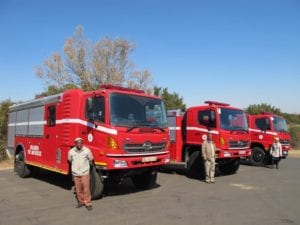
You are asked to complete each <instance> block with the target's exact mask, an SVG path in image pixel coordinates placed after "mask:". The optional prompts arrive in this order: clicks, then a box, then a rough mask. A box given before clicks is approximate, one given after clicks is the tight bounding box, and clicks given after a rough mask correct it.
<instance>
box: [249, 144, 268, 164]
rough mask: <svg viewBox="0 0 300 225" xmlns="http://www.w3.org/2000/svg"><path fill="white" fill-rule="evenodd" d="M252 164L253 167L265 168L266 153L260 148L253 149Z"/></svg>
mask: <svg viewBox="0 0 300 225" xmlns="http://www.w3.org/2000/svg"><path fill="white" fill-rule="evenodd" d="M250 163H251V165H253V166H264V165H265V164H266V152H265V151H264V150H263V149H262V148H260V147H254V148H252V151H251V156H250Z"/></svg>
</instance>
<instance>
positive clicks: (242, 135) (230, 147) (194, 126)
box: [168, 101, 251, 176]
mask: <svg viewBox="0 0 300 225" xmlns="http://www.w3.org/2000/svg"><path fill="white" fill-rule="evenodd" d="M205 103H207V105H203V106H196V107H191V108H188V110H187V111H186V112H185V113H184V114H183V113H181V112H180V110H171V111H168V125H169V129H170V134H171V135H170V148H169V149H170V157H171V162H185V165H186V168H187V169H188V170H189V171H190V172H191V174H195V175H196V174H197V173H198V174H199V173H200V172H199V171H200V168H199V167H201V165H202V164H203V163H202V159H201V157H200V152H201V145H202V142H203V140H205V139H206V138H207V134H208V133H211V134H212V138H213V141H214V142H215V144H216V147H217V152H216V154H217V159H216V162H217V164H218V167H219V169H220V170H221V172H223V173H224V174H232V173H235V172H236V171H237V170H238V168H239V159H240V158H241V157H248V156H249V155H250V153H251V150H250V135H249V132H248V126H247V120H246V115H245V112H244V111H243V110H241V109H238V108H234V107H231V106H229V105H228V104H224V103H219V102H212V101H207V102H205ZM196 164H198V165H196ZM197 170H198V171H197ZM196 176H197V175H196Z"/></svg>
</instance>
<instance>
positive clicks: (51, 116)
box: [43, 104, 58, 167]
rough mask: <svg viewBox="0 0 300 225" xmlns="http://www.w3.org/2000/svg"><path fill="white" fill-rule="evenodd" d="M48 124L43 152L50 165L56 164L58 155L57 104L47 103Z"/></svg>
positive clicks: (47, 163)
mask: <svg viewBox="0 0 300 225" xmlns="http://www.w3.org/2000/svg"><path fill="white" fill-rule="evenodd" d="M45 117H46V125H45V133H44V137H45V138H44V147H43V151H44V152H43V154H44V156H45V157H43V158H44V160H45V164H46V165H48V166H50V167H55V166H56V157H57V156H56V155H57V152H56V150H57V135H58V131H57V127H56V104H50V105H46V112H45Z"/></svg>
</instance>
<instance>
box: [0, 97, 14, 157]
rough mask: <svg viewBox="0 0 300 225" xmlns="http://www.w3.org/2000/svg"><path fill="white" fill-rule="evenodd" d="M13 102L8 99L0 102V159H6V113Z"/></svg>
mask: <svg viewBox="0 0 300 225" xmlns="http://www.w3.org/2000/svg"><path fill="white" fill-rule="evenodd" d="M12 104H13V103H12V102H11V100H10V99H8V100H5V101H2V102H0V160H3V159H6V157H7V156H6V152H5V150H6V132H7V113H8V110H9V107H10V106H11V105H12Z"/></svg>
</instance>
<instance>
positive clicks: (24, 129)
mask: <svg viewBox="0 0 300 225" xmlns="http://www.w3.org/2000/svg"><path fill="white" fill-rule="evenodd" d="M28 112H29V110H28V109H24V110H21V111H18V112H17V123H16V126H17V127H16V135H21V136H26V135H27V134H28Z"/></svg>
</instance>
